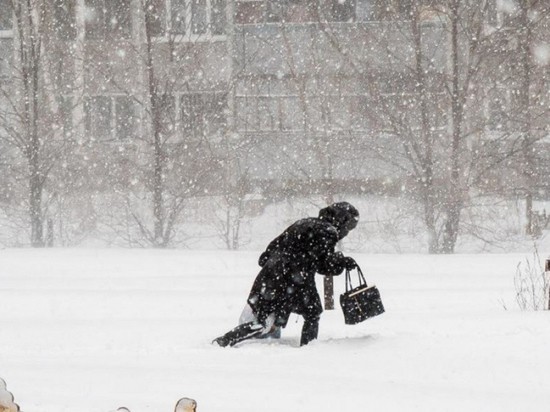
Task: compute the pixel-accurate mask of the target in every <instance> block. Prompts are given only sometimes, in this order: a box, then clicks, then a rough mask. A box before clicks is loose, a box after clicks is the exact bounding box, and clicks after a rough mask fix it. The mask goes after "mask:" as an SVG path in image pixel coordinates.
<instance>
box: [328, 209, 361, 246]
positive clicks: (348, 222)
mask: <svg viewBox="0 0 550 412" xmlns="http://www.w3.org/2000/svg"><path fill="white" fill-rule="evenodd" d="M319 219H321V220H324V221H325V222H328V223H330V224H331V225H333V226H334V227H335V228H336V230H337V231H338V237H339V238H340V239H342V238H344V237H346V236H347V234H348V233H349V232H350V231H351V230H353V229H355V227H356V226H357V222H359V211H358V210H357V209H356V208H355V207H353V206H352V205H351V204H350V203H348V202H338V203H333V204H332V205H330V206H327V207H325V208H324V209H321V210H320V211H319Z"/></svg>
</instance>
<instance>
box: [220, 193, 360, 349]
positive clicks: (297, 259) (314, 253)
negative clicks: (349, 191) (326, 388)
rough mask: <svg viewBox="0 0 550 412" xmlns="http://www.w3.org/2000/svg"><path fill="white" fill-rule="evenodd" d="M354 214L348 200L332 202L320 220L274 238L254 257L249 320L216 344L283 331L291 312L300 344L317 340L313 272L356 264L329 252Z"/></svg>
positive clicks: (312, 219)
mask: <svg viewBox="0 0 550 412" xmlns="http://www.w3.org/2000/svg"><path fill="white" fill-rule="evenodd" d="M358 221H359V212H358V211H357V209H356V208H355V207H353V206H352V205H351V204H349V203H348V202H338V203H334V204H332V205H330V206H328V207H325V208H324V209H321V210H320V211H319V217H309V218H305V219H301V220H298V221H297V222H295V223H294V224H292V225H291V226H290V227H288V228H287V229H286V230H285V231H284V232H283V233H282V234H281V235H280V236H278V237H277V238H275V239H274V240H273V241H272V242H271V243H270V244H269V245H268V246H267V248H266V250H265V252H263V253H262V254H261V256H260V258H259V261H258V264H259V265H260V266H261V267H262V269H261V270H260V272H259V273H258V275H257V276H256V279H255V281H254V284H253V286H252V289H251V291H250V294H249V296H248V305H250V308H251V309H252V312H253V315H254V320H253V321H251V322H246V323H243V324H241V325H239V326H237V327H236V328H234V329H232V330H231V331H229V332H227V333H226V334H225V335H223V336H220V337H219V338H216V339H214V341H213V343H215V344H218V345H219V346H233V345H235V344H236V343H239V342H241V341H243V340H245V339H249V338H254V337H261V336H262V335H266V334H268V333H269V332H270V331H273V330H275V329H277V328H280V327H283V328H284V327H285V326H286V324H287V322H288V319H289V316H290V314H291V313H296V314H298V315H301V316H303V318H304V325H303V327H302V336H301V339H300V345H301V346H302V345H306V344H308V343H309V342H310V341H312V340H313V339H316V338H317V335H318V331H319V319H320V315H321V313H322V311H323V307H322V305H321V299H320V297H319V293H318V292H317V287H316V285H315V278H314V276H315V273H320V274H322V275H325V276H336V275H340V274H341V273H342V272H343V270H344V269H348V270H352V269H354V268H355V267H356V266H357V264H356V263H355V260H353V259H352V258H351V257H347V256H344V255H343V254H342V253H341V252H336V251H335V250H334V249H335V247H336V244H337V243H338V241H339V240H341V239H343V238H344V237H345V236H347V234H348V233H349V232H350V231H351V230H353V229H354V228H355V227H356V226H357V223H358Z"/></svg>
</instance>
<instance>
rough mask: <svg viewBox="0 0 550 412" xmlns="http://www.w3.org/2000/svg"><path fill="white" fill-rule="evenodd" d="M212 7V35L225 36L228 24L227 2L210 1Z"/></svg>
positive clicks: (220, 0)
mask: <svg viewBox="0 0 550 412" xmlns="http://www.w3.org/2000/svg"><path fill="white" fill-rule="evenodd" d="M210 3H211V5H212V9H211V12H210V13H211V14H210V21H211V24H210V26H211V30H212V34H213V35H215V36H220V35H223V34H225V26H226V25H227V24H226V18H225V17H226V14H225V13H226V10H225V0H210Z"/></svg>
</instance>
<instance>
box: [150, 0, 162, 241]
mask: <svg viewBox="0 0 550 412" xmlns="http://www.w3.org/2000/svg"><path fill="white" fill-rule="evenodd" d="M149 6H150V4H149V1H148V0H146V1H145V7H144V13H145V37H146V70H147V86H148V95H149V104H150V107H151V132H152V134H153V181H152V186H153V188H152V192H153V239H152V243H153V246H156V247H165V246H166V243H167V239H166V236H165V235H167V234H165V233H164V224H165V222H164V215H165V213H164V187H163V185H164V182H163V176H162V175H163V168H164V155H163V151H162V142H161V133H160V132H161V124H160V104H159V103H160V102H159V95H158V90H157V85H156V79H155V71H154V67H153V50H152V48H153V46H152V42H151V24H152V22H151V13H150V10H149V8H150V7H149Z"/></svg>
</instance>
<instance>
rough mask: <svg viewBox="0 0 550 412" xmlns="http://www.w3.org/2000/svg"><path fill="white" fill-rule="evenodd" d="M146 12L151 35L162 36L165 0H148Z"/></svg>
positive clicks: (164, 20) (164, 29)
mask: <svg viewBox="0 0 550 412" xmlns="http://www.w3.org/2000/svg"><path fill="white" fill-rule="evenodd" d="M147 13H148V16H147V17H148V18H149V21H148V23H149V30H150V34H151V36H163V35H164V33H166V7H165V0H149V8H148V10H147Z"/></svg>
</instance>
